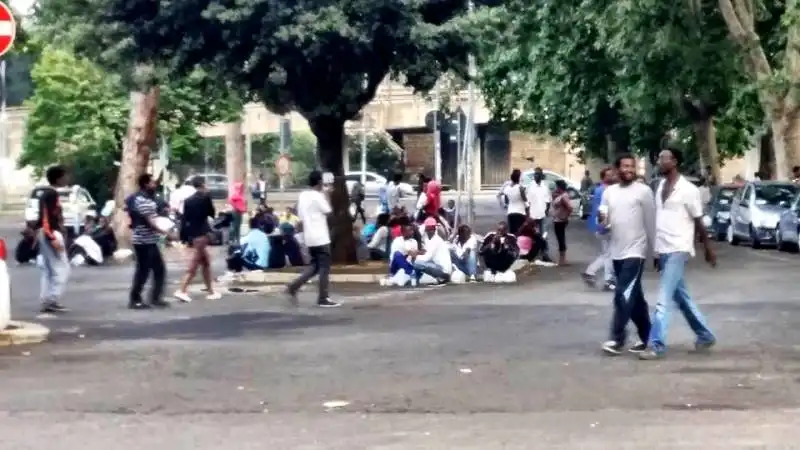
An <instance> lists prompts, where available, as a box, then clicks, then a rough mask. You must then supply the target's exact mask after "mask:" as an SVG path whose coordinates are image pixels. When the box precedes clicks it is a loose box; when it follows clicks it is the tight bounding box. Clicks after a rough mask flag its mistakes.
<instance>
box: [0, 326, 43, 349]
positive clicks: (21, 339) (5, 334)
mask: <svg viewBox="0 0 800 450" xmlns="http://www.w3.org/2000/svg"><path fill="white" fill-rule="evenodd" d="M49 335H50V329H49V328H47V327H45V326H44V325H39V324H38V323H33V322H21V321H11V322H10V323H9V324H8V327H7V328H6V329H5V330H2V331H0V347H7V346H9V345H26V344H39V343H42V342H44V341H46V340H47V337H48V336H49Z"/></svg>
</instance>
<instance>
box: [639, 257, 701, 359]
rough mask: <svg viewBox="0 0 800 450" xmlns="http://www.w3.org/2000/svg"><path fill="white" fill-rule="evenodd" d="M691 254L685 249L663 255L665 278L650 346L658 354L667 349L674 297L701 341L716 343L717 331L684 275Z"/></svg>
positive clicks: (661, 284) (661, 287)
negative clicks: (694, 298) (670, 304)
mask: <svg viewBox="0 0 800 450" xmlns="http://www.w3.org/2000/svg"><path fill="white" fill-rule="evenodd" d="M688 261H689V254H688V253H685V252H676V253H665V254H662V255H661V256H659V264H660V266H661V281H660V282H659V284H658V303H656V309H655V311H654V312H653V329H652V330H651V331H650V342H649V344H648V345H649V346H650V348H651V349H652V350H653V351H655V352H656V353H662V352H664V350H666V344H665V341H666V338H667V326H668V325H669V310H668V306H669V302H670V300H674V301H675V303H676V304H677V305H678V309H680V310H681V313H683V317H684V318H685V319H686V322H687V323H688V324H689V327H691V329H692V331H694V334H695V335H696V336H697V343H700V344H704V343H710V342H714V341H715V340H716V338H715V337H714V333H712V332H711V330H710V329H709V328H708V325H707V324H706V321H705V319H704V318H703V315H702V314H701V313H700V310H699V309H697V305H696V304H695V303H694V302H693V301H692V297H691V296H690V295H689V289H687V288H686V281H685V280H684V278H683V274H684V270H685V269H686V263H687V262H688Z"/></svg>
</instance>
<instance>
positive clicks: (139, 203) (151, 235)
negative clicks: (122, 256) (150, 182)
mask: <svg viewBox="0 0 800 450" xmlns="http://www.w3.org/2000/svg"><path fill="white" fill-rule="evenodd" d="M133 207H134V208H135V209H136V212H137V213H139V215H141V216H142V217H143V218H145V219H147V218H155V217H156V215H157V213H158V207H157V206H156V202H155V201H154V200H152V199H150V198H147V197H145V196H144V195H137V196H136V198H135V199H134V200H133ZM159 237H160V235H159V233H158V232H157V231H156V230H154V229H153V228H151V227H150V224H149V223H147V222H145V223H141V224H137V225H136V226H134V227H133V235H132V238H131V241H132V242H133V245H145V244H158V240H159Z"/></svg>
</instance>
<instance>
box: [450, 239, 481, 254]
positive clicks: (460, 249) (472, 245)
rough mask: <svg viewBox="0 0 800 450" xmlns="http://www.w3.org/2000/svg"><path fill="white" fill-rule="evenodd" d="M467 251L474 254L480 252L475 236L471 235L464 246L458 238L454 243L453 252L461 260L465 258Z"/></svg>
mask: <svg viewBox="0 0 800 450" xmlns="http://www.w3.org/2000/svg"><path fill="white" fill-rule="evenodd" d="M467 250H470V251H471V252H472V253H473V254H475V253H476V252H477V251H478V238H476V237H475V235H474V234H471V235H470V236H469V238H467V241H466V242H464V244H463V245H462V244H461V242H459V240H458V237H456V239H455V240H454V241H453V251H455V253H456V256H458V257H459V258H461V257H463V256H464V253H465V252H466V251H467Z"/></svg>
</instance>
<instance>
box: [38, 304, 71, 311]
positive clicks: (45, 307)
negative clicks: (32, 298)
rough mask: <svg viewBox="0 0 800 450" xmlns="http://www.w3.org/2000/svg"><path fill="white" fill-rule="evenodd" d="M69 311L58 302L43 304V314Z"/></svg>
mask: <svg viewBox="0 0 800 450" xmlns="http://www.w3.org/2000/svg"><path fill="white" fill-rule="evenodd" d="M67 311H69V309H68V308H67V307H66V306H64V305H62V304H61V303H58V302H45V303H42V309H41V312H43V313H63V312H67Z"/></svg>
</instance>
